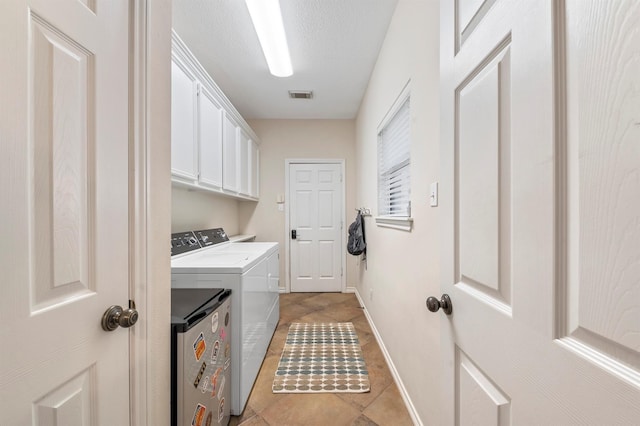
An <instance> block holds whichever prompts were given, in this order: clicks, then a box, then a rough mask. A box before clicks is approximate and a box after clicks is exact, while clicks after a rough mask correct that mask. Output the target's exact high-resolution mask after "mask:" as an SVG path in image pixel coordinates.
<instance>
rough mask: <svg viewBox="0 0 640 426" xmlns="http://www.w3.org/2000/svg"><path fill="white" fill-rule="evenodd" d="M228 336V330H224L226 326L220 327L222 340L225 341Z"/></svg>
mask: <svg viewBox="0 0 640 426" xmlns="http://www.w3.org/2000/svg"><path fill="white" fill-rule="evenodd" d="M226 337H227V332H226V331H224V327H220V340H222V341H224V339H226Z"/></svg>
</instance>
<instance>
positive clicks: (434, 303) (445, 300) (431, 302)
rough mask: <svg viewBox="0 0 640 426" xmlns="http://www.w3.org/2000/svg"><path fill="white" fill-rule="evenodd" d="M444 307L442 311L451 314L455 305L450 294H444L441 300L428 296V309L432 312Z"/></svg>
mask: <svg viewBox="0 0 640 426" xmlns="http://www.w3.org/2000/svg"><path fill="white" fill-rule="evenodd" d="M440 308H442V311H443V312H444V313H445V314H447V315H451V311H452V310H453V305H452V304H451V298H450V297H449V295H448V294H443V295H442V297H441V298H440V300H438V299H436V298H435V297H433V296H430V297H429V298H427V309H429V310H430V311H431V312H438V309H440Z"/></svg>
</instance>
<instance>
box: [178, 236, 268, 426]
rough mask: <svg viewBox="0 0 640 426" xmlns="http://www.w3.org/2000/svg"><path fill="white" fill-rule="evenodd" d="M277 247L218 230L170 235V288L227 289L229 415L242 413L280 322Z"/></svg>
mask: <svg viewBox="0 0 640 426" xmlns="http://www.w3.org/2000/svg"><path fill="white" fill-rule="evenodd" d="M279 275H280V262H279V252H278V243H265V242H257V243H255V242H229V238H228V237H227V235H226V234H225V232H224V230H223V229H222V228H215V229H206V230H201V231H190V232H181V233H177V234H172V235H171V287H172V288H227V289H231V290H232V293H231V315H232V318H233V319H234V327H233V329H232V336H231V364H230V366H229V368H231V414H233V415H240V414H241V413H242V411H243V410H244V407H245V404H246V402H247V399H248V398H249V393H250V392H251V388H252V387H253V384H254V382H255V380H256V377H257V375H258V371H259V370H260V366H261V365H262V361H263V360H264V356H265V354H266V352H267V347H268V346H269V342H270V341H271V337H272V336H273V333H274V331H275V329H276V326H277V325H278V320H279V319H280V304H279Z"/></svg>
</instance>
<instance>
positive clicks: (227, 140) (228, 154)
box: [222, 114, 240, 192]
mask: <svg viewBox="0 0 640 426" xmlns="http://www.w3.org/2000/svg"><path fill="white" fill-rule="evenodd" d="M239 130H240V129H239V127H238V125H237V124H236V123H235V120H234V119H233V118H232V117H230V116H229V115H228V114H225V115H224V130H223V132H222V136H223V140H224V146H223V149H222V152H223V154H224V167H223V176H224V177H223V179H222V187H223V188H224V189H225V190H227V191H231V192H238V139H239V138H238V133H239Z"/></svg>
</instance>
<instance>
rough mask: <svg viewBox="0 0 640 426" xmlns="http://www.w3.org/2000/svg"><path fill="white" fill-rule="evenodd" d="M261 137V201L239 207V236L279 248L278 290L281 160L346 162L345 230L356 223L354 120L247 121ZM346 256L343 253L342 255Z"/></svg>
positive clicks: (351, 265) (350, 262) (350, 269)
mask: <svg viewBox="0 0 640 426" xmlns="http://www.w3.org/2000/svg"><path fill="white" fill-rule="evenodd" d="M249 125H250V126H251V128H252V129H253V130H254V131H255V132H256V134H257V135H258V137H259V138H260V142H261V144H260V201H259V202H258V203H257V204H256V203H251V202H246V201H242V202H240V203H239V204H240V209H239V210H240V226H241V229H240V231H241V233H243V234H256V236H257V237H256V240H257V241H277V242H278V243H280V253H281V256H280V277H281V279H280V286H281V287H284V285H285V279H284V277H285V270H284V265H285V262H284V260H285V253H284V248H285V234H286V230H285V228H284V227H285V213H284V211H282V212H281V211H278V205H277V203H276V200H277V196H278V194H283V195H285V181H284V174H285V173H284V172H285V166H284V165H285V163H284V162H285V159H287V158H322V159H335V158H340V159H344V160H345V175H346V176H345V189H346V200H347V202H346V204H347V205H346V212H347V215H346V221H347V223H346V224H345V232H346V227H347V226H348V224H349V223H350V221H352V220H353V219H354V218H355V211H354V208H355V186H356V185H355V176H356V175H355V127H354V126H355V123H354V121H353V120H249ZM345 252H346V250H345ZM347 256H348V258H347V286H350V285H353V283H354V279H355V276H356V274H355V272H356V266H355V258H353V257H352V256H349V255H347Z"/></svg>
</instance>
